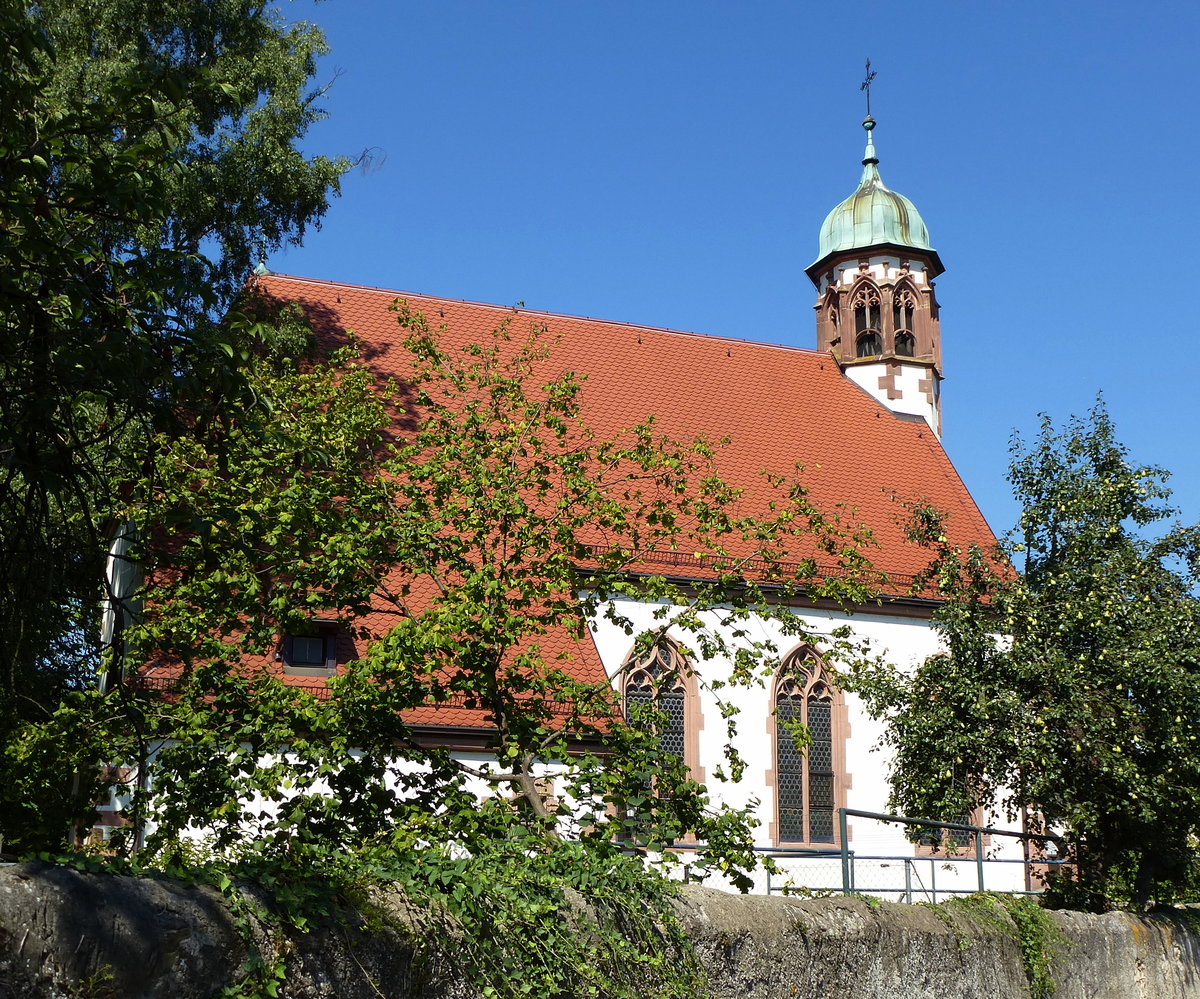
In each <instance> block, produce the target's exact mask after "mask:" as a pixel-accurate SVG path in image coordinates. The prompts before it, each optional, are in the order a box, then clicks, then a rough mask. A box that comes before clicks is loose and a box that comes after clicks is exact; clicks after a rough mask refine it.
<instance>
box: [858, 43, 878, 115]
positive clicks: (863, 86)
mask: <svg viewBox="0 0 1200 999" xmlns="http://www.w3.org/2000/svg"><path fill="white" fill-rule="evenodd" d="M877 75H878V74H877V73H876V72H874V70H872V69H871V60H870V59H868V60H867V78H866V79H865V80H863V82H862V83H860V84H859V85H858V89H859V90H864V91H866V94H867V121H869V122H872V123H874V121H875V119H874V118H872V117H871V81H872V80H874V79H875V77H876V76H877Z"/></svg>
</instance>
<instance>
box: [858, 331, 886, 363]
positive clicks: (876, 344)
mask: <svg viewBox="0 0 1200 999" xmlns="http://www.w3.org/2000/svg"><path fill="white" fill-rule="evenodd" d="M882 353H883V337H881V336H880V335H879V334H878V333H876V332H875V330H867V332H865V333H859V334H858V339H857V340H855V341H854V355H855V357H875V356H876V355H877V354H882Z"/></svg>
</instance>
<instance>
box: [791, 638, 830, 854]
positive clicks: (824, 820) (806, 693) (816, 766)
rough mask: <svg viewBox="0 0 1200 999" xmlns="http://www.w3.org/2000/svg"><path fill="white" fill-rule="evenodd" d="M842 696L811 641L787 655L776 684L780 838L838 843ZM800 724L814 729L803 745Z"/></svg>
mask: <svg viewBox="0 0 1200 999" xmlns="http://www.w3.org/2000/svg"><path fill="white" fill-rule="evenodd" d="M839 706H840V699H839V698H838V695H837V693H836V690H835V689H834V688H833V686H832V685H831V683H830V681H829V678H828V676H827V674H826V672H825V667H824V665H823V664H822V662H821V660H820V658H819V657H818V656H817V654H816V652H814V651H813V650H812V649H811V648H810V647H809V646H806V645H805V646H800V647H799V648H796V649H793V650H792V651H791V652H790V653H788V655H787V656H786V657H785V658H784V661H783V666H782V667H781V669H780V672H779V678H778V680H777V682H776V685H775V790H776V809H777V811H776V815H777V826H776V833H777V838H778V839H779V840H781V841H783V840H790V841H795V842H802V843H832V842H833V841H834V829H835V825H834V812H835V811H836V809H837V806H838V780H837V769H836V762H837V757H839V756H840V755H841V754H840V752H838V749H839V748H840V746H839V739H838V737H839V735H840V733H837V732H835V729H837V728H838V727H839V724H838V719H837V718H836V717H835V712H836V710H837V708H838V707H839ZM797 722H798V723H800V724H801V725H803V726H805V727H806V728H807V730H808V736H809V739H810V741H809V743H808V745H807V746H804V745H803V740H802V738H801V739H800V741H799V742H798V741H797V738H798V737H799V736H801V734H802V730H799V729H797V727H796V723H797Z"/></svg>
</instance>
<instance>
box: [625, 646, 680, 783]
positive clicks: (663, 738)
mask: <svg viewBox="0 0 1200 999" xmlns="http://www.w3.org/2000/svg"><path fill="white" fill-rule="evenodd" d="M634 655H635V654H634V653H630V657H629V659H627V660H626V666H625V691H624V692H625V715H626V717H629V716H630V714H631V712H630V706H631V705H635V704H644V705H647V706H653V707H655V708H656V709H657V710H659V711H661V712H662V713H663V714H664V715H665V716H666V718H665V720H664V722H663V723H662V727H661V728H660V730H659V732H658V744H659V746H660V747H662V749H663V750H665V751H666V752H668V753H673V754H674V755H676V756H678V757H679V758H680V759H685V758H686V756H687V710H686V709H687V688H686V686H685V684H684V675H685V668H686V663H685V662H684V659H683V654H682V653H681V652H680V651H679V649H678V647H677V646H676V645H675V644H674V643H673V642H671V641H670V640H668V639H660V640H659V641H658V642H657V643H655V645H654V647H653V648H652V649H650V650H649V652H647V653H645V654H644V655H643V656H642V657H641V658H638V659H635V658H634Z"/></svg>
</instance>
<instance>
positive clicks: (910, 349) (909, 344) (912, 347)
mask: <svg viewBox="0 0 1200 999" xmlns="http://www.w3.org/2000/svg"><path fill="white" fill-rule="evenodd" d="M916 352H917V343H916V341H915V340H914V339H913V335H912V334H911V333H907V332H905V331H904V330H901V331H900V332H899V333H897V334H896V353H897V354H898V355H899V356H901V357H912V356H913V355H914V354H916Z"/></svg>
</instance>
